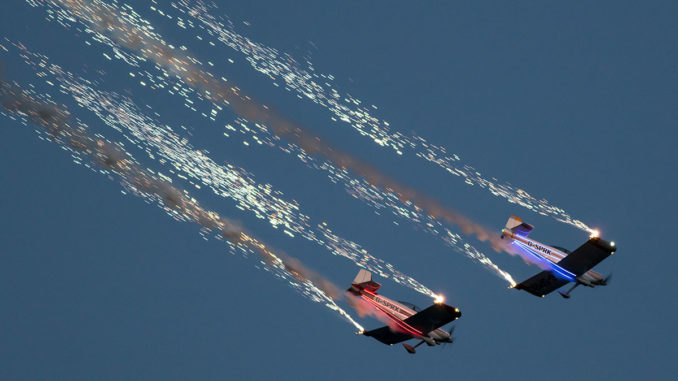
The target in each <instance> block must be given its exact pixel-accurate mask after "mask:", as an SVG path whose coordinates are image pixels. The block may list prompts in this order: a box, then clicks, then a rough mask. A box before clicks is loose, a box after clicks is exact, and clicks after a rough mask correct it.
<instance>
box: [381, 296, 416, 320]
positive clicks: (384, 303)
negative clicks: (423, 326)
mask: <svg viewBox="0 0 678 381" xmlns="http://www.w3.org/2000/svg"><path fill="white" fill-rule="evenodd" d="M374 300H375V301H376V302H377V303H379V304H381V305H382V306H384V307H386V308H388V309H391V310H395V311H396V312H398V313H401V314H403V315H408V313H407V311H404V310H403V309H402V308H400V307H398V306H396V305H395V304H393V303H391V302H389V301H388V300H385V299H383V298H380V297H378V296H375V297H374Z"/></svg>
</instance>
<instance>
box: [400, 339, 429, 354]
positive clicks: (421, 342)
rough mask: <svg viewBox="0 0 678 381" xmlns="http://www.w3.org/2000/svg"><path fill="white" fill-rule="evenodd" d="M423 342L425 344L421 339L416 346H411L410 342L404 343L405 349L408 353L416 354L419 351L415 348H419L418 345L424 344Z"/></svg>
mask: <svg viewBox="0 0 678 381" xmlns="http://www.w3.org/2000/svg"><path fill="white" fill-rule="evenodd" d="M422 344H424V340H422V341H420V342H419V344H417V345H415V346H411V345H408V344H403V347H404V348H405V350H406V351H407V352H408V353H411V354H415V353H417V350H416V349H415V348H417V347H418V346H420V345H422Z"/></svg>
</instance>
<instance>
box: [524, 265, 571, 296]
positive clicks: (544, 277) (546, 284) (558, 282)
mask: <svg viewBox="0 0 678 381" xmlns="http://www.w3.org/2000/svg"><path fill="white" fill-rule="evenodd" d="M561 262H562V261H561ZM568 283H570V281H569V280H567V279H563V278H560V277H557V276H555V275H553V273H552V272H551V271H550V270H544V271H542V272H540V273H539V274H537V275H535V276H533V277H532V278H529V279H528V280H525V281H523V282H521V283H518V284H517V285H515V287H514V288H515V289H516V290H525V291H527V292H529V293H530V294H532V295H536V296H544V295H546V294H549V293H551V292H553V291H555V290H557V289H559V288H561V287H563V286H564V285H566V284H568Z"/></svg>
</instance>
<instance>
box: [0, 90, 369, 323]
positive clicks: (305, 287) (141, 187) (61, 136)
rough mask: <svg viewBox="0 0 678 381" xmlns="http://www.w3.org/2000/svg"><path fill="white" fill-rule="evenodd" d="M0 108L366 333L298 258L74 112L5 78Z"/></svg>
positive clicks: (338, 294) (333, 288)
mask: <svg viewBox="0 0 678 381" xmlns="http://www.w3.org/2000/svg"><path fill="white" fill-rule="evenodd" d="M0 105H2V107H3V108H4V110H5V111H1V110H0V112H2V113H3V114H5V115H7V116H9V117H10V118H12V119H14V118H13V117H12V115H18V116H19V117H21V118H23V122H24V124H27V122H30V123H32V124H34V125H36V126H38V127H40V128H42V132H43V133H47V135H48V136H49V138H50V140H52V141H53V142H55V143H57V144H59V145H60V146H62V147H63V148H65V149H66V150H68V151H70V152H71V153H72V154H73V155H75V156H77V157H78V158H79V159H82V158H86V157H88V158H89V159H90V160H91V162H92V163H94V164H95V165H96V166H98V167H100V168H101V170H100V172H102V173H105V174H114V175H116V176H117V177H118V179H119V180H120V183H121V185H122V186H123V188H124V189H126V190H128V191H130V192H131V193H133V194H135V195H137V196H138V197H141V198H143V199H145V200H147V201H150V202H155V203H156V204H157V205H158V206H159V207H160V208H162V209H163V210H164V211H165V212H167V213H168V214H169V215H170V216H172V217H173V218H175V219H177V220H180V221H187V222H193V223H196V224H198V225H199V226H201V227H202V228H204V229H206V230H208V231H216V233H217V237H218V238H220V239H224V240H226V241H228V242H229V243H230V244H231V247H232V248H235V247H239V248H242V249H245V250H246V251H247V252H250V253H255V254H257V255H258V256H259V257H260V258H261V260H262V262H263V263H264V264H265V266H266V269H267V270H268V271H270V272H272V273H273V274H274V275H275V276H277V277H279V278H281V279H284V280H287V281H288V282H289V283H290V284H291V285H293V286H294V287H295V288H296V289H298V290H299V291H300V293H301V294H302V295H304V296H306V297H307V298H308V299H310V300H312V301H314V302H318V303H323V304H324V305H325V306H326V307H328V308H329V309H331V310H334V311H336V312H337V313H339V315H340V316H342V317H343V318H344V319H345V320H347V321H348V322H350V323H351V324H353V325H354V326H355V327H356V328H357V329H358V330H359V331H360V330H363V328H362V326H360V324H358V323H357V322H356V321H355V320H354V319H353V318H352V317H351V315H349V314H348V313H347V312H346V311H344V310H343V309H342V308H341V307H339V306H338V305H337V304H336V302H335V299H337V298H341V297H342V296H343V293H341V292H340V291H339V290H338V288H337V287H336V286H334V285H333V284H332V283H331V282H330V281H328V280H327V279H325V278H323V277H322V276H320V275H319V274H317V273H315V272H313V271H311V270H309V269H307V268H306V267H305V266H304V265H303V264H302V263H301V262H300V261H299V260H298V259H296V258H293V257H289V256H287V255H284V254H280V253H274V252H273V251H272V250H271V249H270V248H269V247H268V246H267V245H265V244H264V243H262V242H261V241H259V240H257V239H256V238H254V237H252V236H251V235H250V234H248V233H246V232H245V231H244V230H243V229H242V228H241V227H240V226H239V225H238V224H236V223H234V222H233V221H231V220H229V219H227V218H224V217H222V216H220V215H219V214H217V213H216V212H214V211H210V210H207V209H205V208H203V207H202V206H201V205H200V204H199V203H198V201H196V200H195V199H194V198H192V197H191V196H189V195H188V193H187V192H186V191H184V190H181V189H179V188H176V187H174V186H173V185H171V184H170V183H168V182H167V181H165V180H162V179H160V178H159V177H157V176H156V175H155V174H154V173H152V172H150V171H149V170H146V169H143V168H141V167H140V166H139V164H138V162H137V161H136V160H135V159H134V158H132V157H131V156H130V155H129V154H128V153H127V152H126V151H125V150H124V149H123V148H122V146H120V145H119V144H114V143H112V142H110V141H108V140H106V139H105V138H103V137H101V136H99V135H94V136H92V135H90V134H89V132H88V131H87V126H86V125H85V124H84V123H82V122H81V121H79V120H77V119H74V118H71V115H70V113H69V112H68V111H67V110H65V109H64V108H61V107H59V106H57V105H56V104H54V103H53V102H49V101H47V99H46V97H44V96H42V97H40V96H39V95H37V94H36V93H35V92H34V91H27V90H23V89H21V88H20V87H19V86H18V85H17V84H9V83H7V82H5V81H4V79H1V78H0Z"/></svg>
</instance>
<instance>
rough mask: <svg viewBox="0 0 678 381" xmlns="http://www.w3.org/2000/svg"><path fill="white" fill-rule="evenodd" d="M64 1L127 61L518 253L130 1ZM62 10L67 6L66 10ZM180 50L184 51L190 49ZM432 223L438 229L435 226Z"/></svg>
mask: <svg viewBox="0 0 678 381" xmlns="http://www.w3.org/2000/svg"><path fill="white" fill-rule="evenodd" d="M60 3H61V5H62V6H63V8H61V7H57V8H55V10H52V11H53V12H51V13H52V14H53V13H56V14H57V16H56V19H57V20H60V22H62V23H67V22H72V17H71V14H73V15H75V16H76V17H77V18H78V19H80V20H83V22H84V23H85V24H86V25H90V26H92V27H93V28H94V29H89V30H87V31H88V32H91V33H94V32H93V31H94V30H96V40H98V41H101V42H104V43H106V44H108V45H109V46H111V47H112V48H113V49H114V51H115V54H116V56H117V57H120V58H121V59H123V60H125V61H126V62H128V63H130V64H133V65H134V64H137V63H138V60H137V62H135V58H134V56H133V55H130V54H128V53H125V52H124V50H121V49H122V48H124V49H129V50H133V51H138V52H139V53H140V54H141V57H139V59H141V60H150V61H152V62H155V64H156V65H158V66H159V67H160V68H161V69H163V71H165V73H164V74H165V76H166V77H167V76H173V77H178V78H179V79H181V80H183V81H184V82H185V83H187V84H189V85H190V86H192V87H193V88H196V89H198V90H200V93H201V95H202V96H203V97H204V98H206V99H207V100H210V101H212V102H214V103H215V105H216V106H217V107H219V106H218V103H221V102H223V103H227V104H229V105H230V106H231V108H232V109H234V110H235V111H236V112H237V113H239V114H240V115H242V116H244V117H246V118H248V119H250V120H254V121H255V122H261V123H263V124H266V125H267V126H269V127H270V128H271V129H272V130H273V132H275V133H276V134H277V135H278V136H283V137H285V138H287V139H288V140H290V141H292V142H294V143H295V144H296V145H297V146H299V147H300V148H301V149H303V151H304V152H305V153H311V154H315V155H318V154H320V155H322V156H323V157H325V158H326V159H328V160H329V161H330V162H331V163H332V165H333V166H334V167H338V168H341V169H346V168H348V169H350V170H352V171H353V172H355V173H357V174H359V175H360V176H362V177H363V178H364V179H365V180H366V181H367V182H368V183H369V184H370V186H372V187H379V188H382V190H384V191H386V192H394V193H396V194H397V196H398V198H399V199H400V201H401V203H405V204H412V203H414V207H415V209H417V210H420V209H423V210H424V211H425V212H426V214H428V216H429V217H431V218H433V219H443V220H445V221H447V222H450V223H453V224H456V225H458V226H461V227H462V230H463V231H464V232H466V233H473V234H476V235H477V236H478V238H479V239H481V240H486V241H489V242H490V243H491V244H492V246H493V247H494V248H495V249H496V250H500V249H503V250H506V251H508V252H510V253H512V254H513V252H512V251H511V250H510V248H508V247H506V246H504V243H503V241H501V240H499V239H498V237H497V236H496V235H495V234H494V232H490V231H488V230H487V229H485V228H484V227H482V226H480V225H478V224H476V223H474V222H473V221H471V220H470V219H468V218H467V217H465V216H462V215H461V214H459V213H456V212H455V211H453V210H451V209H449V208H445V207H444V206H443V205H442V204H440V203H439V202H438V201H436V200H435V199H432V198H430V197H427V196H426V195H424V194H421V193H419V192H417V191H416V190H414V189H412V188H409V187H407V186H404V185H402V184H400V183H398V182H396V181H395V180H392V179H390V178H389V177H387V176H385V175H383V174H382V173H381V172H379V171H378V170H376V169H375V168H373V167H371V166H370V165H368V164H366V163H364V162H361V161H360V160H358V159H356V158H354V157H353V156H351V155H349V154H348V153H345V152H341V151H339V150H337V149H335V148H333V147H331V146H329V145H328V144H326V143H324V142H322V141H321V140H320V139H319V138H317V137H316V136H314V135H312V134H309V133H307V132H306V131H304V130H303V129H302V128H301V126H299V125H297V124H295V123H293V122H291V121H289V120H287V119H285V118H284V117H282V116H281V115H279V114H278V113H275V112H273V111H271V110H270V109H269V108H268V107H267V106H265V105H259V104H257V103H255V102H254V101H252V100H251V98H249V97H247V96H242V95H240V94H239V92H240V90H239V88H237V87H235V86H230V87H229V85H227V84H226V83H225V79H223V77H222V80H217V79H215V78H214V76H213V75H212V74H210V73H208V72H206V71H203V70H202V69H200V67H199V61H197V60H195V59H193V58H192V57H190V56H188V55H186V54H183V53H179V52H177V51H176V50H174V48H173V46H172V45H171V44H167V43H166V42H164V41H163V40H162V39H161V37H160V36H159V35H158V34H157V33H155V32H153V27H152V26H151V25H150V24H149V23H148V22H147V21H144V20H142V19H140V18H139V16H138V15H137V14H136V13H135V12H134V11H133V9H131V7H129V6H127V5H125V6H123V7H122V8H123V9H122V10H119V9H118V8H116V7H113V6H110V5H107V4H105V3H101V2H98V1H93V2H84V1H73V2H63V1H61V2H60ZM66 9H68V10H70V11H71V13H68V12H66ZM59 12H61V13H64V12H65V14H61V13H59ZM64 20H66V21H64ZM111 38H112V39H111ZM181 50H184V51H185V50H186V49H181ZM168 73H169V74H168ZM175 90H176V88H175ZM256 124H258V123H256ZM431 228H432V229H434V228H433V227H431ZM434 230H435V229H434ZM457 236H458V235H457ZM447 238H448V237H445V238H444V240H445V241H446V242H447V243H448V244H450V242H451V243H452V244H453V245H457V250H459V251H461V252H463V253H464V254H465V255H467V256H469V257H471V258H476V259H479V260H480V262H481V263H483V264H484V265H486V267H488V268H491V269H493V271H495V272H496V273H498V275H500V276H502V277H504V278H505V279H507V281H508V282H509V283H510V284H513V280H512V278H511V277H510V275H508V274H507V273H506V272H503V271H501V270H500V269H498V267H497V266H496V265H494V264H493V263H492V262H491V261H490V260H489V259H488V258H487V257H485V256H484V255H483V254H482V253H480V252H479V251H477V250H476V249H474V248H473V247H471V246H470V245H468V244H466V243H464V244H463V246H459V245H458V241H459V240H460V239H459V238H460V237H456V239H455V237H452V239H447Z"/></svg>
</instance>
